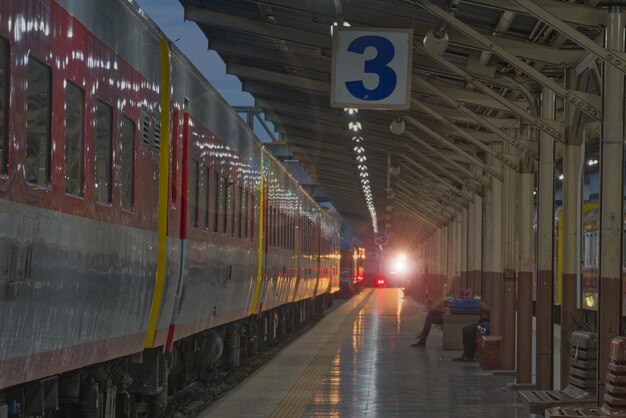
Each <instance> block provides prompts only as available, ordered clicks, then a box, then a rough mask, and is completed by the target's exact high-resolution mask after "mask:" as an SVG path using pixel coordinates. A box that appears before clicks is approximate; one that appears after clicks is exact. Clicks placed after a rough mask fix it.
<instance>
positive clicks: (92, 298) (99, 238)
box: [0, 200, 156, 388]
mask: <svg viewBox="0 0 626 418" xmlns="http://www.w3.org/2000/svg"><path fill="white" fill-rule="evenodd" d="M0 231H3V232H2V234H1V235H0V251H1V254H2V255H3V257H2V259H0V264H2V266H1V268H0V271H2V274H3V275H5V276H6V277H4V278H3V280H2V282H3V283H4V286H2V287H0V318H2V321H0V388H1V387H5V386H8V385H11V384H12V382H19V381H21V380H24V377H25V376H22V375H21V373H23V372H26V371H27V370H26V369H28V371H29V372H31V373H35V374H36V375H30V376H28V378H29V379H32V378H36V377H43V376H46V375H50V374H54V373H58V372H61V371H65V370H70V369H72V368H77V367H81V366H84V365H86V364H89V363H90V362H95V361H103V360H106V359H109V358H115V357H119V356H122V355H126V354H130V353H134V352H138V351H141V350H142V348H143V339H144V333H145V330H146V328H147V320H148V314H149V306H150V298H151V297H152V290H153V284H154V274H155V265H156V234H155V233H153V232H151V231H146V230H140V229H137V228H130V227H125V226H117V225H111V224H106V223H103V222H97V221H93V220H90V219H86V218H80V217H76V216H71V215H66V214H63V213H60V212H55V211H51V210H45V209H40V208H36V207H33V206H27V205H22V204H16V203H12V202H9V201H6V200H0ZM104 341H110V342H115V343H114V344H106V343H104ZM68 347H69V348H72V349H71V350H70V351H69V352H68V351H67V348H68ZM64 350H65V351H64ZM59 353H65V354H64V355H63V356H60V354H59ZM33 355H37V356H35V357H33V358H31V359H28V356H33ZM59 356H60V357H61V358H62V360H61V359H59ZM25 361H27V362H28V364H30V367H28V368H26V367H23V366H24V365H25V363H24V362H25ZM33 361H37V362H38V363H37V365H38V367H33V364H32V362H33ZM21 367H23V369H22V368H21Z"/></svg>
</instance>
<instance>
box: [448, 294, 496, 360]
mask: <svg viewBox="0 0 626 418" xmlns="http://www.w3.org/2000/svg"><path fill="white" fill-rule="evenodd" d="M478 308H479V309H480V314H481V318H480V321H478V322H477V323H475V324H470V325H466V326H465V327H463V354H461V355H460V356H459V357H457V358H455V359H454V361H474V359H475V357H476V333H477V332H478V328H479V327H482V328H484V329H487V330H489V305H487V304H486V303H485V302H483V301H480V303H479V304H478Z"/></svg>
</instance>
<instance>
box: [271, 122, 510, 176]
mask: <svg viewBox="0 0 626 418" xmlns="http://www.w3.org/2000/svg"><path fill="white" fill-rule="evenodd" d="M408 117H409V116H408V115H407V118H408ZM411 119H413V118H411ZM269 120H271V121H272V122H274V123H275V124H276V130H277V131H278V132H280V133H282V134H284V135H292V133H293V132H302V131H309V132H311V139H312V140H317V139H318V138H319V136H320V133H327V134H330V135H332V136H333V137H343V136H344V135H349V134H350V133H349V132H348V130H347V129H346V128H344V125H343V122H334V123H333V122H324V121H321V122H320V123H314V122H312V121H311V120H310V118H307V117H301V118H298V117H289V116H282V117H280V119H273V118H271V117H270V118H269ZM407 120H408V119H407ZM413 120H415V119H413ZM365 122H366V121H364V122H362V124H363V126H364V132H365V133H363V134H362V136H363V137H364V138H365V140H366V144H367V145H366V149H367V146H374V147H379V148H381V147H382V148H383V149H385V148H386V147H389V146H390V145H389V144H388V143H387V142H386V141H392V144H393V143H397V142H398V137H396V136H393V135H391V133H390V132H389V128H388V126H387V125H385V126H381V125H378V124H369V123H365ZM452 125H454V124H452ZM420 126H423V127H424V129H428V131H429V132H433V133H434V135H438V137H442V138H443V136H442V135H440V134H438V133H436V132H434V130H433V129H438V128H439V127H438V126H437V127H432V128H433V129H431V127H428V126H427V125H426V124H424V123H421V122H420ZM451 131H452V132H453V133H457V135H456V136H457V137H460V136H462V135H472V136H473V137H474V138H475V139H477V140H483V141H484V142H496V141H497V142H499V141H498V139H497V137H496V136H495V135H493V134H491V133H485V132H480V131H476V130H470V129H463V128H460V127H456V126H454V127H452V129H451ZM444 133H446V134H447V133H449V131H446V132H444ZM445 141H447V142H448V143H451V147H452V145H454V142H453V141H452V140H449V139H445ZM454 148H455V150H456V151H457V152H459V153H462V154H463V155H470V154H469V153H468V151H465V150H463V149H462V148H461V146H459V145H454ZM470 149H472V150H473V148H471V147H470ZM474 160H475V161H476V162H477V163H478V161H480V160H478V159H477V158H476V157H474ZM474 160H472V161H474ZM480 164H482V162H480ZM487 170H488V169H487Z"/></svg>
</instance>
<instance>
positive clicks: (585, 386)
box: [520, 331, 598, 416]
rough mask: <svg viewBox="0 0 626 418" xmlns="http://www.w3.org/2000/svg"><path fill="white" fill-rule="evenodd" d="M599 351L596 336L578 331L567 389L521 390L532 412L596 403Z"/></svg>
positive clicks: (573, 337) (573, 335)
mask: <svg viewBox="0 0 626 418" xmlns="http://www.w3.org/2000/svg"><path fill="white" fill-rule="evenodd" d="M597 350H598V337H597V335H596V334H593V333H591V332H586V331H574V332H573V333H572V348H571V349H570V354H571V357H572V365H571V367H570V373H569V382H570V383H569V385H568V386H567V387H566V388H565V389H563V390H524V391H520V395H521V396H522V398H524V399H525V400H526V401H527V402H528V406H529V409H530V413H531V414H539V415H542V414H543V413H544V411H545V410H546V409H547V408H552V407H557V406H573V405H584V404H593V403H595V401H596V358H597ZM557 416H558V415H557Z"/></svg>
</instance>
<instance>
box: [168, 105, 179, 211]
mask: <svg viewBox="0 0 626 418" xmlns="http://www.w3.org/2000/svg"><path fill="white" fill-rule="evenodd" d="M179 123H180V117H179V115H178V110H176V109H175V110H174V115H173V116H172V142H171V144H170V147H171V149H172V151H171V155H172V157H171V161H172V164H171V166H170V172H171V179H170V181H171V183H172V184H171V194H170V199H171V201H170V203H171V205H172V207H176V200H177V199H178V125H179Z"/></svg>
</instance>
